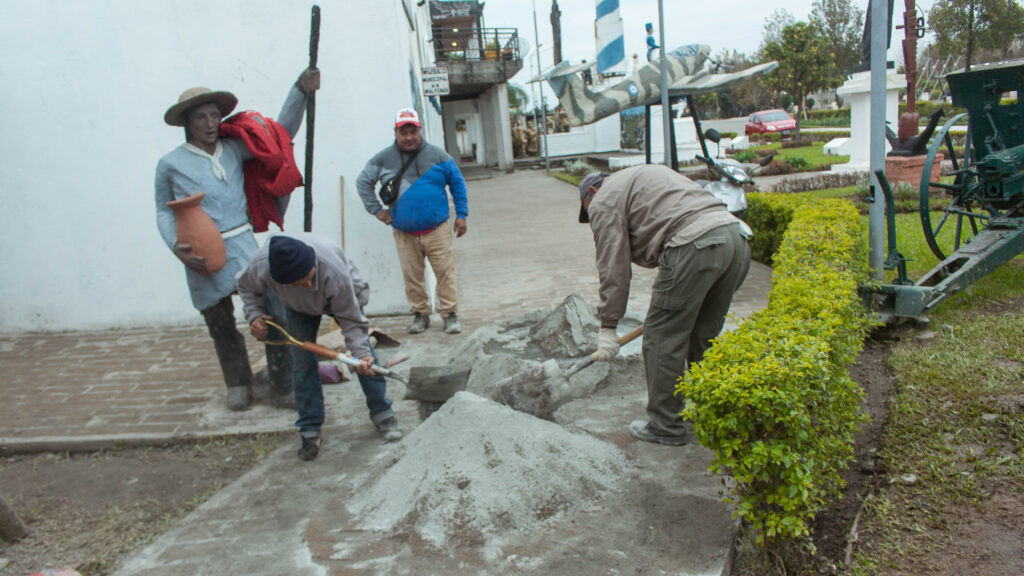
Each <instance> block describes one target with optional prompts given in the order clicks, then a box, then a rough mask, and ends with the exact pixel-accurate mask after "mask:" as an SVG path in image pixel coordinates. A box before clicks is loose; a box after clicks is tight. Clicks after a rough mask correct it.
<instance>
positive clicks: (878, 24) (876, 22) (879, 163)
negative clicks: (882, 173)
mask: <svg viewBox="0 0 1024 576" xmlns="http://www.w3.org/2000/svg"><path fill="white" fill-rule="evenodd" d="M868 10H870V11H871V43H870V46H871V60H870V62H871V116H870V122H871V130H870V131H869V134H870V143H871V153H870V159H871V160H870V161H871V175H870V176H869V178H870V181H869V182H870V183H871V186H872V187H873V188H874V190H872V192H873V194H872V197H873V198H874V199H875V201H874V202H872V203H871V204H868V239H869V241H868V243H869V254H868V261H869V263H870V265H871V277H872V278H874V279H875V280H881V279H882V275H883V270H882V265H883V260H884V258H885V256H884V251H885V202H884V201H883V200H882V186H881V184H879V182H878V179H877V177H876V176H875V171H877V170H885V89H886V76H887V75H888V70H887V69H886V64H885V60H886V50H887V49H888V44H889V34H888V30H886V29H885V28H886V26H888V25H889V14H888V11H889V3H888V2H885V1H883V0H874V1H873V2H871V5H870V6H869V7H868Z"/></svg>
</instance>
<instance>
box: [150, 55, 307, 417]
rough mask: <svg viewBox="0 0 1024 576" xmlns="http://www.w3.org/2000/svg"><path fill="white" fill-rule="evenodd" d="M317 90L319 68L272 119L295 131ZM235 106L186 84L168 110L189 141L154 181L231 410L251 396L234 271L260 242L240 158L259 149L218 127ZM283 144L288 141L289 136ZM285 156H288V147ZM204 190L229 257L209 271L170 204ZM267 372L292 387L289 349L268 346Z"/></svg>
mask: <svg viewBox="0 0 1024 576" xmlns="http://www.w3.org/2000/svg"><path fill="white" fill-rule="evenodd" d="M319 88H320V71H319V70H317V69H315V68H307V69H306V70H304V71H303V72H302V74H301V75H300V76H299V78H298V80H297V81H296V82H295V84H294V85H293V86H292V88H291V90H290V91H289V93H288V96H287V98H286V99H285V102H284V105H283V106H282V107H281V113H280V115H279V116H278V118H277V120H276V121H275V122H274V123H275V124H277V125H278V126H279V127H283V129H284V130H286V131H287V134H288V135H290V136H294V135H295V133H296V132H298V130H299V127H300V126H301V124H302V118H303V112H304V111H305V108H306V98H307V96H308V95H309V94H312V93H313V92H314V91H316V90H318V89H319ZM237 104H238V98H236V97H235V95H234V94H232V93H230V92H226V91H219V90H210V89H209V88H204V87H199V86H197V87H195V88H189V89H188V90H185V91H184V92H183V93H182V94H181V96H180V97H179V98H178V101H177V102H176V103H175V104H173V105H172V106H171V107H170V108H168V109H167V112H166V113H165V114H164V122H166V123H167V124H168V125H169V126H180V127H182V128H184V130H185V142H184V143H182V144H181V145H179V146H178V147H176V148H175V149H174V150H172V151H170V152H168V153H167V154H166V155H165V156H164V157H163V158H161V159H160V162H159V163H158V164H157V167H156V182H155V188H156V213H157V218H156V219H157V228H158V229H159V231H160V235H161V237H163V240H164V242H165V243H166V244H167V247H168V248H170V249H171V251H172V252H173V253H174V255H175V256H177V257H178V259H179V260H181V262H182V263H183V264H184V265H185V278H186V281H187V282H188V287H189V292H190V294H191V297H192V304H193V305H194V306H195V307H196V309H198V310H199V311H200V313H201V314H202V315H203V319H204V320H205V321H206V325H207V327H208V329H209V332H210V337H211V338H212V339H213V344H214V348H215V349H216V351H217V359H218V360H219V361H220V366H221V371H222V372H223V375H224V383H225V384H226V385H227V408H228V409H229V410H243V409H245V408H246V407H247V406H248V405H249V401H250V397H251V389H252V385H253V380H254V377H253V372H252V367H251V366H250V364H249V356H248V353H247V352H246V348H245V339H244V337H243V336H242V334H241V332H239V331H238V328H237V327H236V324H235V314H234V305H233V304H232V302H231V295H232V294H233V293H234V292H235V275H236V274H237V273H238V272H240V271H241V270H242V269H243V268H244V267H245V265H246V263H247V262H248V261H249V258H250V257H251V256H252V254H253V253H254V252H256V249H257V248H258V246H257V244H256V238H255V236H254V235H253V228H252V226H251V225H250V216H249V209H250V206H249V205H248V203H247V200H246V190H245V180H246V176H245V171H243V163H244V162H245V161H246V160H249V159H251V158H254V154H253V152H252V151H250V149H249V147H247V145H246V143H245V141H244V140H245V139H244V138H242V137H234V136H231V137H228V136H226V134H225V130H224V129H225V128H227V125H225V126H224V127H222V126H221V121H222V120H223V119H224V118H225V117H226V116H227V115H228V114H230V113H231V111H232V110H234V109H235V106H236V105H237ZM239 116H241V115H239ZM257 116H258V115H257ZM236 134H237V132H236ZM285 138H287V137H285ZM286 144H287V146H289V147H290V142H287V143H286ZM287 154H288V156H291V150H290V148H289V149H288V150H287ZM300 178H301V177H300ZM300 183H301V179H300ZM199 192H202V193H204V196H203V198H202V202H201V208H202V210H203V212H205V214H206V215H207V216H209V217H210V219H212V220H213V222H214V224H215V225H216V226H217V229H218V230H219V231H220V234H221V236H222V237H223V241H224V247H225V251H226V253H227V260H226V263H225V264H224V266H223V267H221V268H219V269H217V270H211V269H208V267H207V263H206V260H205V258H203V257H202V256H201V255H199V254H197V253H196V252H194V251H193V247H192V246H191V245H189V244H182V243H179V242H178V238H177V222H176V216H175V213H174V212H173V211H172V210H171V208H169V207H168V206H167V203H168V202H171V201H174V200H182V199H184V198H188V197H189V196H193V195H195V194H197V193H199ZM271 204H276V206H271V207H270V209H271V210H272V211H273V213H274V214H275V215H278V216H282V215H283V214H284V211H285V208H286V207H287V205H288V196H287V195H283V196H280V197H275V198H274V199H273V202H271ZM267 306H268V309H270V310H278V309H280V308H281V304H280V302H275V301H274V297H273V296H268V302H267ZM267 371H268V375H269V377H270V380H271V388H272V390H273V392H274V393H275V395H276V396H283V395H285V394H290V393H291V362H290V356H289V355H288V353H287V351H286V350H282V349H280V348H277V347H274V348H272V347H268V348H267Z"/></svg>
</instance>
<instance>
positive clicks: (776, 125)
mask: <svg viewBox="0 0 1024 576" xmlns="http://www.w3.org/2000/svg"><path fill="white" fill-rule="evenodd" d="M794 130H796V120H794V119H793V117H792V116H790V115H789V114H787V113H786V111H785V110H761V111H760V112H754V113H753V114H751V115H750V117H749V118H747V123H746V124H745V125H744V126H743V131H744V133H746V135H747V136H750V135H751V134H776V133H777V134H782V135H783V136H789V135H790V134H792V133H793V131H794Z"/></svg>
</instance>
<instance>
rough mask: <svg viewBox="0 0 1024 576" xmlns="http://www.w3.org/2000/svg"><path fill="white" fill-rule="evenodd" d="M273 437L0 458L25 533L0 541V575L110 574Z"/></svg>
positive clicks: (249, 462)
mask: <svg viewBox="0 0 1024 576" xmlns="http://www.w3.org/2000/svg"><path fill="white" fill-rule="evenodd" d="M280 440H281V438H280V437H279V436H254V437H247V438H233V439H225V440H216V441H211V442H206V443H202V444H193V445H178V446H172V447H166V448H140V449H125V450H114V451H108V452H96V453H86V454H53V453H44V454H33V455H18V456H11V457H8V458H4V459H3V460H0V486H2V487H3V488H2V490H3V492H2V495H3V498H4V499H5V500H6V502H7V504H8V505H9V506H10V507H11V509H12V510H13V511H14V513H15V514H17V515H18V517H19V518H20V519H21V521H22V522H23V523H24V524H25V527H26V528H27V529H28V531H29V535H28V537H27V538H25V539H24V540H22V541H20V542H17V543H13V544H12V543H0V574H11V575H25V574H32V573H34V572H38V571H40V570H43V569H47V568H62V567H73V568H76V569H77V570H78V571H79V572H81V573H82V574H83V575H85V576H93V575H105V574H110V573H111V572H112V571H113V570H114V568H115V567H116V565H117V562H118V560H120V558H121V557H122V556H124V555H125V554H127V553H128V552H130V551H131V550H133V549H134V548H135V547H136V546H138V545H140V544H142V543H144V542H146V541H147V540H149V539H151V538H153V537H154V536H156V535H158V534H160V533H162V532H163V531H164V530H166V529H167V528H169V527H170V526H171V524H172V523H173V522H174V520H175V519H176V518H179V517H180V516H182V515H184V514H185V513H187V512H188V511H190V510H192V509H193V508H195V507H196V506H198V505H199V504H200V503H202V502H203V501H204V500H206V498H208V497H209V496H211V495H213V493H215V492H216V491H217V490H219V489H220V488H222V487H224V486H225V485H227V484H228V483H230V482H232V481H233V480H235V479H236V478H238V477H239V476H241V475H242V474H243V473H245V472H246V471H248V470H249V469H250V468H252V467H253V466H254V465H255V464H256V463H257V462H258V461H259V460H260V459H261V458H262V457H263V455H265V454H267V453H268V452H269V451H270V450H272V449H273V448H275V447H276V446H277V444H278V443H279V442H280Z"/></svg>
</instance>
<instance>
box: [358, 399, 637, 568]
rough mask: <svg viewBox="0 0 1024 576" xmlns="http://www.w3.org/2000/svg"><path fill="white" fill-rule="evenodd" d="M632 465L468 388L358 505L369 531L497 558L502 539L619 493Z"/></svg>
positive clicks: (418, 432)
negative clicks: (469, 547)
mask: <svg viewBox="0 0 1024 576" xmlns="http://www.w3.org/2000/svg"><path fill="white" fill-rule="evenodd" d="M626 466H627V464H626V460H625V458H624V456H623V455H622V453H621V452H620V451H619V449H618V448H616V447H615V446H614V445H612V444H609V443H607V442H604V441H601V440H598V439H597V438H594V437H592V436H588V435H585V434H577V433H572V432H569V431H567V430H565V429H564V428H562V427H561V426H558V425H557V424H553V423H551V422H547V421H544V420H540V419H538V418H535V417H533V416H530V415H529V414H524V413H522V412H517V411H515V410H512V409H511V408H509V407H507V406H502V405H500V404H497V403H495V402H492V401H490V400H487V399H484V398H481V397H479V396H476V395H474V394H471V393H469V392H459V393H458V394H456V395H455V396H454V397H453V398H452V399H451V400H449V401H448V402H447V403H446V404H445V405H444V406H443V407H442V408H441V409H440V410H439V411H438V412H436V413H435V414H434V415H433V416H431V417H430V418H428V419H427V420H426V421H425V422H424V423H423V424H421V425H420V426H419V427H418V428H416V429H415V430H414V431H413V432H412V433H411V434H409V435H408V436H407V437H406V438H405V440H404V441H403V442H402V443H401V444H400V445H399V446H398V447H397V449H396V455H395V458H393V459H391V461H390V462H387V463H384V464H383V465H382V466H381V469H380V470H373V471H371V474H370V475H369V478H371V480H370V481H369V483H368V485H367V486H365V487H363V488H361V489H358V490H356V491H355V493H356V494H359V497H358V499H357V500H356V501H353V502H352V503H350V505H349V506H350V509H351V511H352V512H353V513H355V514H356V515H357V516H358V517H359V523H360V526H361V527H362V528H365V529H369V530H380V531H385V532H388V533H398V532H405V533H409V534H410V535H416V536H418V537H419V538H422V539H423V540H424V541H426V542H428V543H430V544H431V545H433V546H435V547H437V548H449V547H451V548H455V547H461V546H462V545H466V544H473V545H482V546H483V551H484V553H485V554H486V555H492V554H495V553H497V552H498V550H496V549H495V546H492V544H497V541H496V540H497V538H498V537H499V536H503V535H510V533H512V532H514V531H518V530H525V529H529V528H530V527H531V526H535V525H537V524H538V523H541V522H544V521H545V520H548V519H550V518H552V517H554V516H557V515H559V514H563V513H565V512H568V511H572V510H576V509H579V508H582V507H585V506H588V505H591V504H593V503H594V502H595V501H597V500H599V499H601V497H602V496H603V495H604V494H605V493H606V492H608V491H611V490H615V489H616V486H617V484H618V482H619V481H620V480H621V479H622V478H623V476H624V472H625V469H626Z"/></svg>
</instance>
